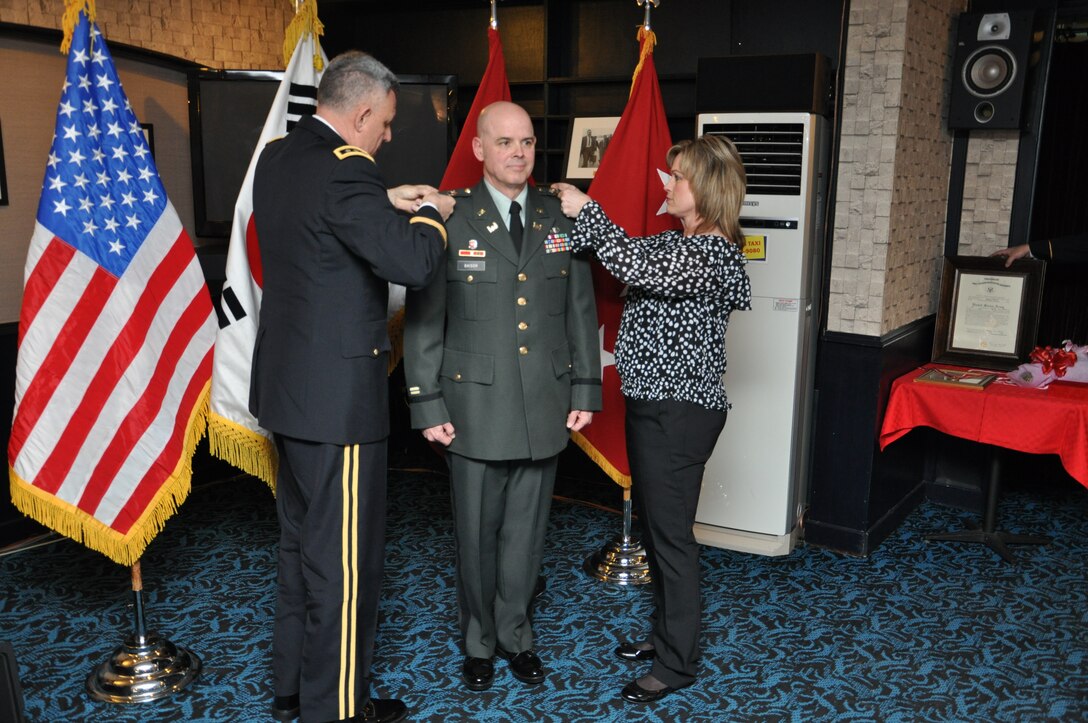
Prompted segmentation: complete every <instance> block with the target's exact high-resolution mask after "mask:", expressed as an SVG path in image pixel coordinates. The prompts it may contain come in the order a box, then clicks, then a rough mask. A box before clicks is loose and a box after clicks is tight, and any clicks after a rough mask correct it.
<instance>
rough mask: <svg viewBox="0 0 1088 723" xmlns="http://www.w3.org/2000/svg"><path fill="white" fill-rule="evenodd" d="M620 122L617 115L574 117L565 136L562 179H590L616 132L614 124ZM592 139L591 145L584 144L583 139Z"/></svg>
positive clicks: (616, 124) (575, 182)
mask: <svg viewBox="0 0 1088 723" xmlns="http://www.w3.org/2000/svg"><path fill="white" fill-rule="evenodd" d="M619 124H620V117H619V116H618V115H617V116H583V117H581V118H575V119H574V120H573V121H571V124H570V135H569V136H568V138H567V162H566V164H565V165H564V168H565V169H566V173H565V174H564V180H566V181H568V182H570V183H574V184H575V185H584V184H578V183H577V181H586V180H589V179H592V178H593V176H594V175H595V174H596V173H597V167H598V166H599V165H600V164H601V158H602V157H603V156H604V151H605V149H606V148H607V147H608V143H609V142H610V141H611V140H612V134H613V133H615V132H616V126H618V125H619ZM587 138H589V139H593V145H592V146H590V147H587V146H584V145H583V143H582V141H583V140H584V139H587Z"/></svg>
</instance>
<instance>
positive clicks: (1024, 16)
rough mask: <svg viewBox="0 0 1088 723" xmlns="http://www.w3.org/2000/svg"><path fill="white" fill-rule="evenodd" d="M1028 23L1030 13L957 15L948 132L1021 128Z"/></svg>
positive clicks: (1029, 39)
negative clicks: (955, 129)
mask: <svg viewBox="0 0 1088 723" xmlns="http://www.w3.org/2000/svg"><path fill="white" fill-rule="evenodd" d="M1033 20H1034V13H1033V12H1032V11H1030V10H1027V11H1017V12H1004V13H964V14H963V15H960V18H959V25H958V27H957V30H956V52H955V57H954V59H953V65H952V71H953V77H952V97H951V101H950V102H949V107H948V127H949V128H1019V127H1020V120H1021V116H1022V115H1023V109H1024V88H1025V86H1026V82H1025V81H1026V78H1027V71H1028V57H1029V55H1030V52H1031V34H1032V21H1033Z"/></svg>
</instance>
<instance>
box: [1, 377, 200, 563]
mask: <svg viewBox="0 0 1088 723" xmlns="http://www.w3.org/2000/svg"><path fill="white" fill-rule="evenodd" d="M210 388H211V384H210V382H209V383H208V384H205V386H204V391H203V392H201V394H200V397H199V398H198V399H197V403H196V405H195V406H194V407H193V410H192V412H191V413H190V415H189V424H188V426H187V428H186V429H187V430H188V431H187V432H186V434H185V444H184V446H183V448H182V452H181V457H180V458H179V459H178V463H177V466H176V467H175V468H174V471H173V472H172V473H171V474H170V476H169V477H168V478H167V479H166V481H165V482H164V483H163V485H162V487H160V488H159V491H158V493H157V494H156V495H155V497H154V499H152V500H151V503H150V504H148V506H147V509H146V510H144V513H143V514H142V515H141V516H140V518H139V519H138V520H136V522H135V523H133V525H132V528H131V529H130V530H129V531H128V533H127V534H121V533H119V532H117V531H116V530H114V529H112V528H110V527H109V526H108V525H106V524H104V523H102V522H100V521H99V520H96V519H95V518H94V517H93V516H91V515H90V514H88V513H86V512H84V511H83V510H81V509H79V508H78V507H76V506H75V505H72V504H69V503H68V502H65V501H64V500H61V499H59V498H57V497H55V496H53V495H51V494H49V493H48V492H44V491H42V490H40V489H38V488H37V487H35V486H33V485H32V484H30V483H28V482H27V481H26V480H24V479H21V478H20V477H19V476H18V475H17V474H16V473H15V469H14V468H13V467H11V466H10V465H8V475H9V477H10V478H11V500H12V502H13V503H14V504H15V506H16V507H17V508H18V509H19V510H20V511H21V512H22V513H23V514H25V515H27V516H28V517H31V518H33V519H35V520H37V521H38V522H40V523H42V524H43V525H45V526H46V527H48V528H50V529H51V530H55V531H56V532H59V533H60V534H62V535H64V536H65V537H69V538H71V539H73V540H75V541H76V542H79V543H82V544H83V545H85V546H87V547H89V548H91V549H92V550H95V551H97V552H101V553H102V554H103V555H105V556H106V557H108V558H109V559H111V560H113V561H114V562H116V563H117V564H118V565H125V566H126V567H130V566H132V565H134V564H135V563H136V562H137V561H138V560H139V559H140V557H141V556H142V555H143V553H144V550H145V549H147V546H148V544H150V542H151V540H153V539H154V538H155V535H157V534H159V532H161V531H162V528H163V527H164V526H165V525H166V521H167V520H168V519H170V518H171V517H172V516H173V515H174V513H175V512H177V511H178V507H180V506H181V503H182V502H184V501H185V499H186V498H187V497H188V496H189V491H190V490H191V489H192V479H193V453H194V452H195V451H196V445H197V444H198V443H199V442H200V440H201V438H202V437H203V436H204V433H205V431H206V429H207V422H208V399H209V390H210Z"/></svg>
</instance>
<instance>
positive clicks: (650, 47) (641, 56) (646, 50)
mask: <svg viewBox="0 0 1088 723" xmlns="http://www.w3.org/2000/svg"><path fill="white" fill-rule="evenodd" d="M643 38H646V39H647V41H646V42H645V43H643V42H642V39H643ZM638 42H639V53H638V65H636V66H635V72H634V73H632V74H631V90H629V91H627V97H628V98H630V97H631V94H632V93H634V92H635V81H636V80H637V79H638V74H639V73H641V72H642V66H643V65H644V64H645V63H646V57H647V56H648V55H652V54H653V52H654V46H655V45H657V35H655V34H654V31H653V30H650V29H649V28H647V27H646V26H645V25H643V26H640V27H639V29H638Z"/></svg>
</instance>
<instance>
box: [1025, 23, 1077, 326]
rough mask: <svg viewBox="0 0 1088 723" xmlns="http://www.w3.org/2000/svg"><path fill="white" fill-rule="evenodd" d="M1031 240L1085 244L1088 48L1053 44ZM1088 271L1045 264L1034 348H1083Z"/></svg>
mask: <svg viewBox="0 0 1088 723" xmlns="http://www.w3.org/2000/svg"><path fill="white" fill-rule="evenodd" d="M1044 118H1045V121H1044V124H1043V134H1042V138H1041V139H1040V147H1039V170H1038V177H1037V182H1036V193H1035V207H1034V209H1033V213H1032V229H1031V238H1033V239H1046V238H1053V237H1055V236H1065V235H1070V234H1084V235H1085V238H1086V242H1088V42H1061V41H1060V38H1059V42H1055V44H1054V50H1053V55H1052V57H1051V66H1050V80H1049V83H1048V84H1047V98H1046V111H1045V116H1044ZM1086 274H1088V265H1084V264H1061V263H1058V264H1049V266H1048V268H1047V272H1046V285H1045V289H1044V292H1043V306H1042V316H1041V319H1040V322H1039V335H1038V337H1037V343H1038V344H1040V345H1043V346H1045V345H1050V346H1057V345H1058V344H1060V343H1061V342H1062V340H1064V339H1072V340H1073V341H1076V342H1078V343H1081V344H1085V343H1088V276H1086Z"/></svg>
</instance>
